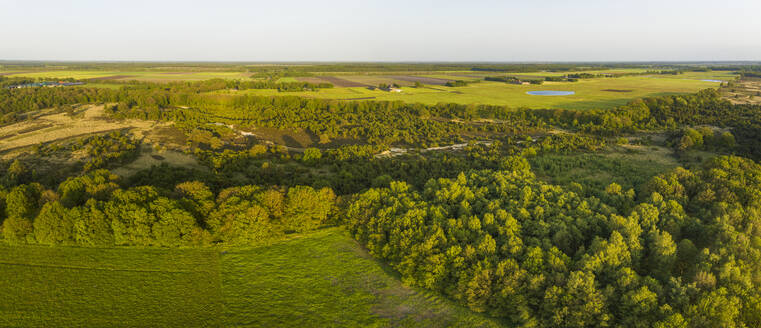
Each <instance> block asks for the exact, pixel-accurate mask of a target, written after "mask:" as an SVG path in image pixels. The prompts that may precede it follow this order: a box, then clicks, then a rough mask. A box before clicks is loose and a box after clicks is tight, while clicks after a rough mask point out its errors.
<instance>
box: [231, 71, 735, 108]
mask: <svg viewBox="0 0 761 328" xmlns="http://www.w3.org/2000/svg"><path fill="white" fill-rule="evenodd" d="M430 77H431V78H440V79H443V78H446V77H451V76H449V75H440V74H437V75H431V76H430ZM709 77H712V78H716V77H719V78H722V79H732V78H733V76H732V75H730V74H721V73H715V72H713V73H711V74H705V73H702V72H701V73H695V72H690V73H685V74H682V75H678V76H670V75H664V76H661V75H658V76H627V77H621V78H594V79H583V80H580V81H578V82H545V83H544V84H542V85H514V84H508V83H503V82H487V81H483V82H480V83H472V84H470V85H467V86H464V87H446V86H440V85H433V86H432V85H425V86H423V87H421V88H413V87H404V85H410V84H411V82H408V81H402V82H403V83H399V84H400V85H402V86H403V87H402V90H403V91H402V92H398V93H397V92H386V91H381V90H369V89H367V88H362V87H348V88H332V89H322V90H319V91H304V92H292V93H288V94H289V95H297V96H302V97H314V98H327V99H352V100H353V99H373V100H391V101H396V100H399V101H405V102H410V103H424V104H436V103H459V104H490V105H505V106H509V107H516V108H517V107H528V108H564V109H595V108H599V109H605V108H610V107H614V106H620V105H623V104H626V103H627V102H629V101H631V100H633V99H637V98H642V97H652V96H662V95H670V94H679V93H692V92H696V91H698V90H701V89H706V88H716V87H718V86H719V83H718V82H707V81H702V80H703V79H709ZM341 78H344V79H347V80H352V81H357V82H359V81H362V83H366V84H374V83H376V82H378V83H393V82H394V81H395V79H389V78H385V77H382V76H361V77H360V76H341ZM534 90H563V91H574V92H575V94H574V95H570V96H532V95H528V94H526V92H527V91H534ZM219 92H230V93H233V92H234V93H245V94H256V95H272V96H274V95H282V93H278V92H277V90H267V89H258V90H243V91H219Z"/></svg>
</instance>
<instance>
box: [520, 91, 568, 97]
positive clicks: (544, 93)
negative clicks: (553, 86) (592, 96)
mask: <svg viewBox="0 0 761 328" xmlns="http://www.w3.org/2000/svg"><path fill="white" fill-rule="evenodd" d="M526 93H528V94H530V95H533V96H570V95H572V94H576V92H574V91H553V90H542V91H528V92H526Z"/></svg>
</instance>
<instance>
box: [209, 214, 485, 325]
mask: <svg viewBox="0 0 761 328" xmlns="http://www.w3.org/2000/svg"><path fill="white" fill-rule="evenodd" d="M222 295H223V300H224V304H225V306H224V317H225V321H224V324H225V326H228V327H497V326H499V325H498V322H497V321H495V320H494V319H488V318H486V317H485V316H481V315H478V314H474V313H472V312H470V311H469V310H467V309H465V308H463V307H460V306H457V305H454V304H452V303H451V302H450V301H448V300H446V299H444V298H443V297H441V296H438V295H434V294H432V293H428V292H422V291H419V290H417V289H411V288H408V287H404V286H403V285H402V284H401V283H400V282H399V280H397V279H396V277H395V276H394V274H393V273H391V272H390V271H389V269H388V268H386V267H384V266H383V265H381V264H379V263H378V262H376V261H375V260H373V259H372V258H370V257H369V255H367V254H366V253H365V251H364V250H363V249H361V248H360V247H359V246H358V245H357V243H356V242H355V241H354V240H352V239H351V238H350V237H349V236H347V235H346V232H345V231H344V230H343V229H340V228H333V229H328V230H323V231H320V232H317V233H314V234H312V235H310V236H309V237H306V238H300V239H295V240H291V241H287V242H283V243H280V244H276V245H273V246H268V247H262V248H255V249H250V250H231V251H229V252H227V254H225V255H224V256H223V257H222ZM252 304H256V305H257V306H255V307H252Z"/></svg>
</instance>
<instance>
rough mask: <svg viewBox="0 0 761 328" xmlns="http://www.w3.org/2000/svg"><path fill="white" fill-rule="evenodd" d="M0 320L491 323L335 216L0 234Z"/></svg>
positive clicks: (21, 323)
mask: <svg viewBox="0 0 761 328" xmlns="http://www.w3.org/2000/svg"><path fill="white" fill-rule="evenodd" d="M0 276H2V277H3V279H0V299H2V300H3V301H2V302H0V326H2V327H165V326H173V327H499V326H501V323H500V322H498V321H496V320H494V319H490V318H487V317H485V316H482V315H479V314H475V313H473V312H470V311H469V310H467V309H465V308H463V307H460V306H458V305H455V304H452V303H451V302H450V301H448V300H446V299H444V298H443V297H441V296H438V295H434V294H431V293H427V292H422V291H419V290H417V289H413V288H408V287H404V286H402V285H401V283H400V282H399V280H398V279H397V278H396V276H395V274H394V273H393V272H391V271H389V270H388V268H386V267H384V266H383V265H381V264H379V263H378V262H377V261H375V260H373V259H372V258H370V257H369V256H368V255H367V254H366V253H365V252H364V250H362V249H361V248H360V247H359V246H358V245H357V244H356V242H354V241H353V240H352V239H351V238H350V237H349V236H348V235H347V234H346V232H345V231H344V230H343V229H341V228H331V229H325V230H321V231H319V232H316V233H313V234H310V235H307V236H304V237H301V238H296V239H292V240H289V241H284V242H281V243H278V244H275V245H272V246H266V247H260V248H250V249H228V250H226V251H222V250H219V249H140V248H112V249H95V248H77V247H57V248H52V247H40V246H19V247H9V246H2V245H0Z"/></svg>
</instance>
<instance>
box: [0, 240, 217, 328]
mask: <svg viewBox="0 0 761 328" xmlns="http://www.w3.org/2000/svg"><path fill="white" fill-rule="evenodd" d="M0 276H2V277H3V279H0V299H2V300H3V301H2V302H0V326H2V327H219V326H220V321H221V317H220V313H221V310H222V303H221V292H220V288H219V283H220V276H219V256H218V252H216V251H214V250H209V249H136V248H125V249H122V248H115V249H97V248H77V247H44V246H18V247H10V246H1V245H0Z"/></svg>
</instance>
